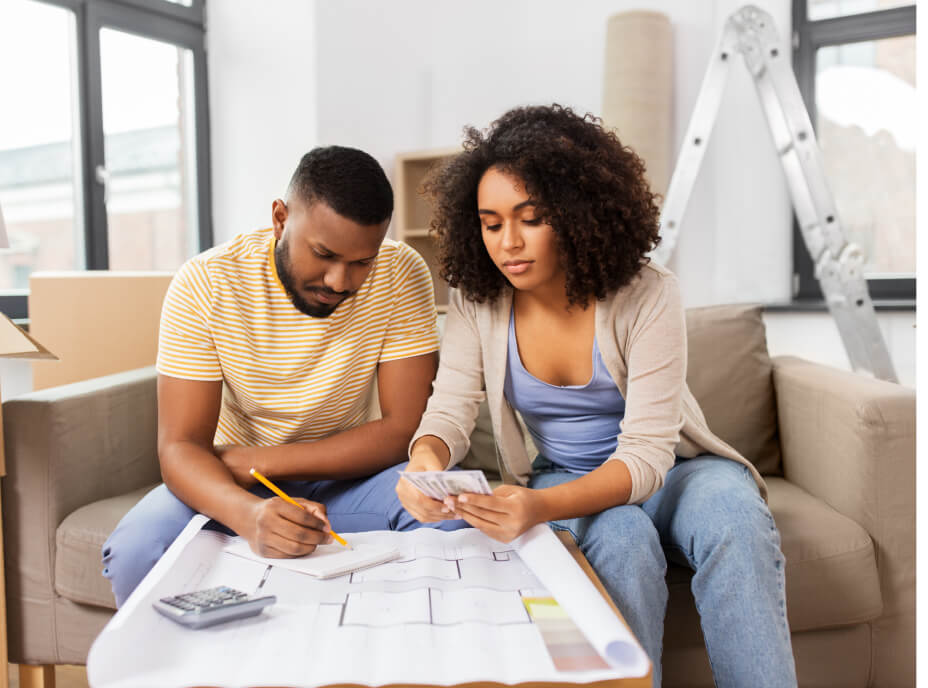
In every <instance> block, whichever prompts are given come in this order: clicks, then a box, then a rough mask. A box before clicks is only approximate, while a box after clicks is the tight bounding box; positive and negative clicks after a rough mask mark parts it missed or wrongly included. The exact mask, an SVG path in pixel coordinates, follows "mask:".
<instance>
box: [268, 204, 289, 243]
mask: <svg viewBox="0 0 928 688" xmlns="http://www.w3.org/2000/svg"><path fill="white" fill-rule="evenodd" d="M289 213H290V211H289V210H288V209H287V204H286V203H284V202H283V201H282V200H280V199H279V198H275V199H274V202H273V203H272V204H271V222H273V223H274V238H275V239H277V240H278V241H280V236H281V235H282V234H283V233H284V224H285V223H286V222H287V215H289Z"/></svg>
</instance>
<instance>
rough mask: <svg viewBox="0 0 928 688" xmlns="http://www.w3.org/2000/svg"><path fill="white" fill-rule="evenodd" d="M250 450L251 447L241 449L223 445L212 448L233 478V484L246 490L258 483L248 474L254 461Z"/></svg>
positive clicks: (231, 445)
mask: <svg viewBox="0 0 928 688" xmlns="http://www.w3.org/2000/svg"><path fill="white" fill-rule="evenodd" d="M251 449H252V448H251V447H241V446H238V445H235V444H224V445H222V446H221V447H214V448H213V451H214V452H215V453H216V456H218V457H219V460H220V461H222V463H223V464H224V465H225V467H226V468H228V469H229V472H230V473H231V474H232V477H233V478H235V482H236V483H238V484H239V485H240V486H242V487H244V488H245V489H246V490H247V489H248V488H249V487H251V486H252V485H254V484H255V483H257V482H258V481H257V480H255V478H254V476H252V475H251V473H249V471H250V470H251V469H252V468H254V467H255V464H254V463H253V462H254V460H255V459H254V455H253V453H252V451H251ZM259 470H261V469H259Z"/></svg>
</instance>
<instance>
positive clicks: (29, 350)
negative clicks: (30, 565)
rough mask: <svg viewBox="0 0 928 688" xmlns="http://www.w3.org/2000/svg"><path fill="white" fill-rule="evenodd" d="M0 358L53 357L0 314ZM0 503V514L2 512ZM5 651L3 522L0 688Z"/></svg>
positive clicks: (0, 463)
mask: <svg viewBox="0 0 928 688" xmlns="http://www.w3.org/2000/svg"><path fill="white" fill-rule="evenodd" d="M0 358H39V359H41V358H44V359H54V358H56V356H55V355H54V354H53V353H51V352H50V351H49V350H48V349H46V348H45V347H44V346H42V345H41V344H39V342H37V341H36V340H35V339H34V338H32V337H30V336H29V335H28V334H26V333H25V332H23V331H22V330H21V329H19V328H18V327H17V326H16V325H15V324H14V323H13V321H12V320H10V319H9V318H8V317H6V316H5V315H3V314H2V313H0ZM2 400H3V397H2V394H0V402H2ZM4 475H6V464H5V463H4V459H3V407H2V404H0V480H2V479H3V476H4ZM2 506H3V505H2V504H0V515H2V513H3V509H2ZM7 664H8V662H7V651H6V580H5V578H4V573H3V523H2V522H0V688H7V686H8V684H9V670H8V668H7Z"/></svg>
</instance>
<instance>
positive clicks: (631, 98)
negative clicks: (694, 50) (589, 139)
mask: <svg viewBox="0 0 928 688" xmlns="http://www.w3.org/2000/svg"><path fill="white" fill-rule="evenodd" d="M602 118H603V124H604V125H605V126H606V127H609V128H611V129H613V130H614V131H615V132H616V133H617V134H618V136H619V139H620V140H621V141H622V143H623V144H625V145H626V146H630V147H631V148H632V149H634V151H635V152H636V153H638V155H639V156H641V158H643V159H644V161H645V164H646V165H647V168H648V171H647V178H648V182H649V183H650V185H651V190H652V191H654V192H655V193H659V194H661V195H663V194H665V193H667V186H668V185H669V183H670V174H671V171H672V169H673V167H672V164H673V163H672V155H673V150H672V147H673V30H672V28H671V25H670V19H669V18H668V17H667V16H666V15H665V14H662V13H661V12H651V11H644V10H642V11H632V12H621V13H619V14H615V15H613V16H611V17H610V18H609V20H608V23H607V26H606V64H605V69H604V70H603V109H602Z"/></svg>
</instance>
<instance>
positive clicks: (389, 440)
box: [245, 419, 414, 480]
mask: <svg viewBox="0 0 928 688" xmlns="http://www.w3.org/2000/svg"><path fill="white" fill-rule="evenodd" d="M413 432H414V429H410V428H408V427H400V426H399V424H398V423H394V422H391V421H390V420H389V419H380V420H374V421H370V422H369V423H364V424H362V425H359V426H357V427H355V428H351V429H350V430H344V431H342V432H339V433H337V434H335V435H330V436H329V437H325V438H323V439H320V440H315V441H313V442H299V443H294V444H287V445H283V446H279V447H251V448H248V449H246V450H245V451H246V452H248V454H249V455H250V460H251V461H252V462H253V465H254V466H255V467H256V468H257V469H258V470H259V471H261V472H262V473H264V475H267V476H269V477H273V478H282V479H292V480H330V479H348V478H360V477H363V476H368V475H372V474H374V473H377V472H379V471H381V470H383V469H384V468H388V467H390V466H394V465H396V464H398V463H400V462H402V461H405V460H406V452H407V449H408V447H409V441H410V440H411V439H412V434H413Z"/></svg>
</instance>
